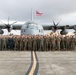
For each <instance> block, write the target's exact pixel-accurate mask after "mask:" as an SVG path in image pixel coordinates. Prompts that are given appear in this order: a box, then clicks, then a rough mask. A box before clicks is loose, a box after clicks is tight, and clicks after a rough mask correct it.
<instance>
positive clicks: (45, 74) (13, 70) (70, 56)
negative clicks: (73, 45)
mask: <svg viewBox="0 0 76 75" xmlns="http://www.w3.org/2000/svg"><path fill="white" fill-rule="evenodd" d="M36 55H37V58H38V61H36V63H39V67H38V73H37V75H76V52H75V51H55V52H51V51H49V52H36ZM30 64H31V52H30V51H29V52H27V51H0V75H25V74H26V73H27V71H28V70H29V67H30Z"/></svg>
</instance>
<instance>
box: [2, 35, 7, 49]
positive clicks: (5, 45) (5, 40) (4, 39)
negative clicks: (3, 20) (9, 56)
mask: <svg viewBox="0 0 76 75" xmlns="http://www.w3.org/2000/svg"><path fill="white" fill-rule="evenodd" d="M6 47H7V39H6V36H4V37H3V45H2V50H6Z"/></svg>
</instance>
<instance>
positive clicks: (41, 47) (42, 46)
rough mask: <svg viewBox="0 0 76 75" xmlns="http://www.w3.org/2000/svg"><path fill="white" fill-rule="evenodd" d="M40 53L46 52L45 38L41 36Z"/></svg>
mask: <svg viewBox="0 0 76 75" xmlns="http://www.w3.org/2000/svg"><path fill="white" fill-rule="evenodd" d="M40 51H44V38H43V36H41V38H40Z"/></svg>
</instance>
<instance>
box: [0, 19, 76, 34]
mask: <svg viewBox="0 0 76 75" xmlns="http://www.w3.org/2000/svg"><path fill="white" fill-rule="evenodd" d="M16 22H17V21H15V22H13V23H12V24H9V18H8V24H5V23H3V22H1V23H2V24H0V34H3V33H4V31H3V30H2V29H7V30H8V32H11V30H12V29H14V30H21V35H28V34H29V35H44V30H53V31H54V32H56V31H57V29H61V31H60V34H61V35H66V34H67V33H68V32H67V31H66V29H74V30H75V32H76V25H72V26H70V25H61V26H59V22H58V23H57V24H55V22H54V21H53V25H50V26H48V25H44V26H43V25H39V24H37V23H35V22H33V21H28V22H26V23H25V24H23V25H22V24H15V23H16Z"/></svg>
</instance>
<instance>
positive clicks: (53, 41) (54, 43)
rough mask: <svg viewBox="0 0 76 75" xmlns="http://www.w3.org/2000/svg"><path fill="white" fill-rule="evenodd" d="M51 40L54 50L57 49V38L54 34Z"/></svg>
mask: <svg viewBox="0 0 76 75" xmlns="http://www.w3.org/2000/svg"><path fill="white" fill-rule="evenodd" d="M51 42H52V50H53V51H55V49H56V38H55V36H54V35H53V36H52V38H51Z"/></svg>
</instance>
